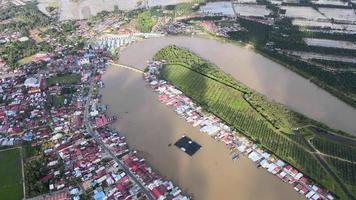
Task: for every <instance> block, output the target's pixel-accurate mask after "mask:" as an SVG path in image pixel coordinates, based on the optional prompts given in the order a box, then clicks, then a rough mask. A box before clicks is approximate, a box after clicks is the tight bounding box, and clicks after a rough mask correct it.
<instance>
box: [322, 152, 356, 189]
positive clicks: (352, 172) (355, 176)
mask: <svg viewBox="0 0 356 200" xmlns="http://www.w3.org/2000/svg"><path fill="white" fill-rule="evenodd" d="M326 161H327V162H328V163H329V164H330V165H331V166H332V168H333V170H334V171H335V172H336V174H337V175H338V176H339V177H340V178H341V180H342V181H343V182H344V183H345V185H346V186H347V187H348V188H349V189H350V190H351V191H352V192H353V194H355V191H356V190H355V189H356V164H355V163H351V162H349V161H343V160H339V159H334V158H326Z"/></svg>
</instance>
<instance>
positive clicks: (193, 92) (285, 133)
mask: <svg viewBox="0 0 356 200" xmlns="http://www.w3.org/2000/svg"><path fill="white" fill-rule="evenodd" d="M155 59H156V60H166V61H167V63H168V64H166V65H165V66H164V67H163V68H162V70H161V73H160V76H161V78H163V79H166V80H168V81H170V82H172V83H173V84H174V85H175V86H176V87H177V88H179V89H180V90H182V91H183V92H184V93H185V94H186V95H187V96H189V97H191V98H192V99H194V100H195V102H197V103H198V104H199V105H201V106H202V107H203V108H205V109H206V110H208V111H209V112H211V113H213V114H215V115H216V116H218V117H219V118H220V119H222V120H223V121H225V123H227V124H229V125H230V126H232V127H234V128H235V129H236V130H237V131H238V132H240V133H243V134H244V135H246V136H248V137H250V138H251V139H252V140H254V141H256V142H257V143H259V144H260V145H262V146H263V147H264V148H266V149H268V150H270V151H271V152H273V153H274V154H275V155H277V156H278V157H280V158H281V159H283V160H285V161H287V162H289V163H290V164H291V165H293V166H294V167H296V168H297V169H299V170H301V171H302V172H303V173H304V174H307V175H308V176H310V177H311V178H312V179H314V180H317V181H318V182H319V183H320V184H322V185H324V186H325V187H326V188H328V189H330V190H331V191H334V192H336V193H337V195H339V197H341V198H344V197H345V194H344V193H343V191H342V190H341V189H340V187H339V185H338V184H337V183H336V182H335V181H334V179H333V178H332V177H331V176H330V175H329V174H328V173H327V172H326V171H324V169H323V168H322V166H321V164H320V163H319V161H318V160H317V159H316V158H315V156H314V155H313V153H314V150H313V149H311V148H310V147H309V146H308V145H306V142H305V139H304V138H303V137H305V138H306V139H310V138H313V137H315V135H314V134H313V133H312V132H309V133H307V134H303V135H302V134H295V133H294V132H293V131H292V129H293V128H295V127H301V126H309V125H314V126H320V124H319V123H317V122H315V121H313V120H310V119H307V118H306V117H304V116H302V115H300V114H298V113H295V112H293V111H290V110H288V109H286V108H285V107H283V106H282V105H279V104H277V103H273V102H268V101H267V100H266V99H265V97H263V96H261V95H259V94H257V93H255V92H254V91H252V90H250V89H249V88H247V87H245V86H244V85H242V84H241V83H239V82H237V81H235V80H234V79H233V78H232V77H231V76H230V75H227V74H225V73H223V72H222V71H220V70H219V69H218V68H217V67H216V66H214V65H213V64H211V63H208V62H207V61H205V60H203V59H201V58H200V57H198V56H196V55H194V54H192V53H191V52H189V51H188V50H185V49H181V48H178V47H175V46H168V47H166V48H164V49H161V50H160V51H159V52H158V53H157V54H156V55H155ZM327 142H331V141H327ZM321 145H328V143H326V142H325V143H323V141H321ZM338 145H339V146H341V145H340V144H338ZM326 153H328V152H326ZM330 154H331V155H334V154H336V155H339V154H337V153H336V152H332V153H330ZM347 169H348V168H347ZM344 172H345V171H340V173H343V174H344Z"/></svg>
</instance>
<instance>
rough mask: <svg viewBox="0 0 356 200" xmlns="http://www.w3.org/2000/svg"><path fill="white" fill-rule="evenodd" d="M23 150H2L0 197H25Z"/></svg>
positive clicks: (7, 198)
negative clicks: (23, 187) (22, 169)
mask: <svg viewBox="0 0 356 200" xmlns="http://www.w3.org/2000/svg"><path fill="white" fill-rule="evenodd" d="M20 151H21V150H20V149H18V148H17V149H11V150H4V151H0V199H4V200H19V199H22V197H23V191H22V171H21V152H20Z"/></svg>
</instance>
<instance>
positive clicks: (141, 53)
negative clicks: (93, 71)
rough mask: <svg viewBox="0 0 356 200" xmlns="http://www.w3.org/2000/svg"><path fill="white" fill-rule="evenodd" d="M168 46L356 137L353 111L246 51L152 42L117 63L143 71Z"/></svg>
mask: <svg viewBox="0 0 356 200" xmlns="http://www.w3.org/2000/svg"><path fill="white" fill-rule="evenodd" d="M169 44H176V45H178V46H181V47H185V48H188V49H190V50H192V51H193V52H194V53H197V54H198V55H200V56H202V57H203V58H205V59H207V60H209V61H211V62H212V63H214V64H216V65H217V66H218V67H220V68H221V69H223V70H224V71H225V72H227V73H229V74H231V75H232V76H233V77H234V78H236V79H237V80H238V81H240V82H242V83H244V84H245V85H247V86H248V87H250V88H252V89H254V90H256V91H258V92H260V93H262V94H264V95H266V96H267V97H269V98H270V99H273V100H275V101H277V102H279V103H282V104H284V105H286V106H288V107H290V108H291V109H293V110H295V111H297V112H300V113H302V114H304V115H306V116H308V117H310V118H312V119H315V120H317V121H320V122H322V123H324V124H326V125H328V126H330V127H332V128H335V129H339V130H343V131H346V132H348V133H350V134H353V135H355V136H356V109H354V108H352V107H351V106H349V105H347V104H346V103H344V102H343V101H341V100H339V99H338V98H336V97H334V96H332V95H331V94H330V93H328V92H326V91H325V90H323V89H321V88H319V87H318V86H316V85H315V84H313V83H311V82H310V81H309V80H307V79H305V78H303V77H301V76H299V75H298V74H296V73H294V72H292V71H290V70H288V69H287V68H285V67H283V66H281V65H280V64H277V63H276V62H273V61H271V60H269V59H267V58H265V57H263V56H261V55H259V54H257V53H255V52H254V51H252V50H251V49H248V48H244V47H240V46H237V45H234V44H230V43H223V42H220V41H215V40H211V39H205V38H200V37H161V38H151V39H148V40H144V41H140V42H137V43H136V44H133V45H131V46H129V47H128V48H126V49H124V50H123V51H122V53H121V55H120V62H121V64H125V65H129V66H133V67H137V68H140V69H144V68H145V67H146V64H147V61H148V60H150V59H151V58H152V56H153V55H154V54H155V53H156V52H157V51H158V50H159V49H161V48H163V47H164V46H167V45H169Z"/></svg>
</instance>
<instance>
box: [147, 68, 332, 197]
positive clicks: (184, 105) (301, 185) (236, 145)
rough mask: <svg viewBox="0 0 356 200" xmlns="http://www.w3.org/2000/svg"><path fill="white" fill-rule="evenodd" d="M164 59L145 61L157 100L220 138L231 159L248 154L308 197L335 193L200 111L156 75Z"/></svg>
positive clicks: (149, 81) (150, 84)
mask: <svg viewBox="0 0 356 200" xmlns="http://www.w3.org/2000/svg"><path fill="white" fill-rule="evenodd" d="M163 64H164V62H159V61H155V62H153V63H150V64H149V65H148V68H147V69H148V70H147V72H146V73H145V74H144V79H145V81H146V82H147V84H148V85H149V86H150V87H152V88H153V89H154V90H155V91H156V92H157V93H158V94H159V95H158V101H160V102H162V103H164V104H166V105H167V106H169V107H172V109H174V111H175V112H176V113H177V114H178V115H179V116H180V117H181V118H183V119H185V120H186V121H187V122H188V123H191V124H192V126H194V127H199V128H200V131H201V132H202V133H206V134H207V135H209V136H211V137H212V138H214V139H216V140H218V141H220V142H223V143H225V144H226V146H227V147H228V148H229V149H230V150H231V152H232V159H233V160H236V159H238V156H239V155H240V154H242V155H245V156H247V157H248V158H249V159H250V160H252V161H253V162H254V163H255V164H256V166H257V167H261V168H264V169H266V170H267V171H268V172H269V173H271V174H273V175H276V176H277V177H279V178H280V179H281V180H283V181H284V182H288V183H290V184H293V186H294V189H295V190H296V191H297V192H299V193H300V194H302V195H305V197H307V198H308V199H313V200H317V199H328V200H332V199H334V197H333V196H332V195H331V194H330V193H328V192H327V191H326V190H324V189H322V188H320V187H318V186H317V185H315V184H313V181H312V180H310V179H308V177H306V176H304V175H303V174H302V173H301V172H299V171H298V170H296V169H295V168H293V167H292V166H291V165H288V164H287V163H285V162H284V161H282V160H280V159H278V158H277V157H275V156H273V155H271V154H270V153H268V152H267V151H265V150H263V149H261V148H259V147H258V146H257V145H256V144H254V143H253V142H252V141H251V140H250V139H248V138H246V137H244V136H241V135H239V134H237V133H236V132H235V131H232V130H231V128H230V127H229V126H227V125H225V124H224V123H223V122H222V121H221V120H220V119H219V118H217V117H216V116H214V115H212V114H207V113H206V112H203V111H202V108H201V107H199V106H197V105H196V104H195V103H193V101H192V100H191V99H190V98H189V97H187V96H185V95H184V94H183V93H182V92H181V91H180V90H178V89H176V88H175V87H174V86H173V85H171V84H170V83H167V82H166V81H165V80H159V79H158V78H157V75H158V74H159V71H160V69H161V67H162V65H163Z"/></svg>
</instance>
